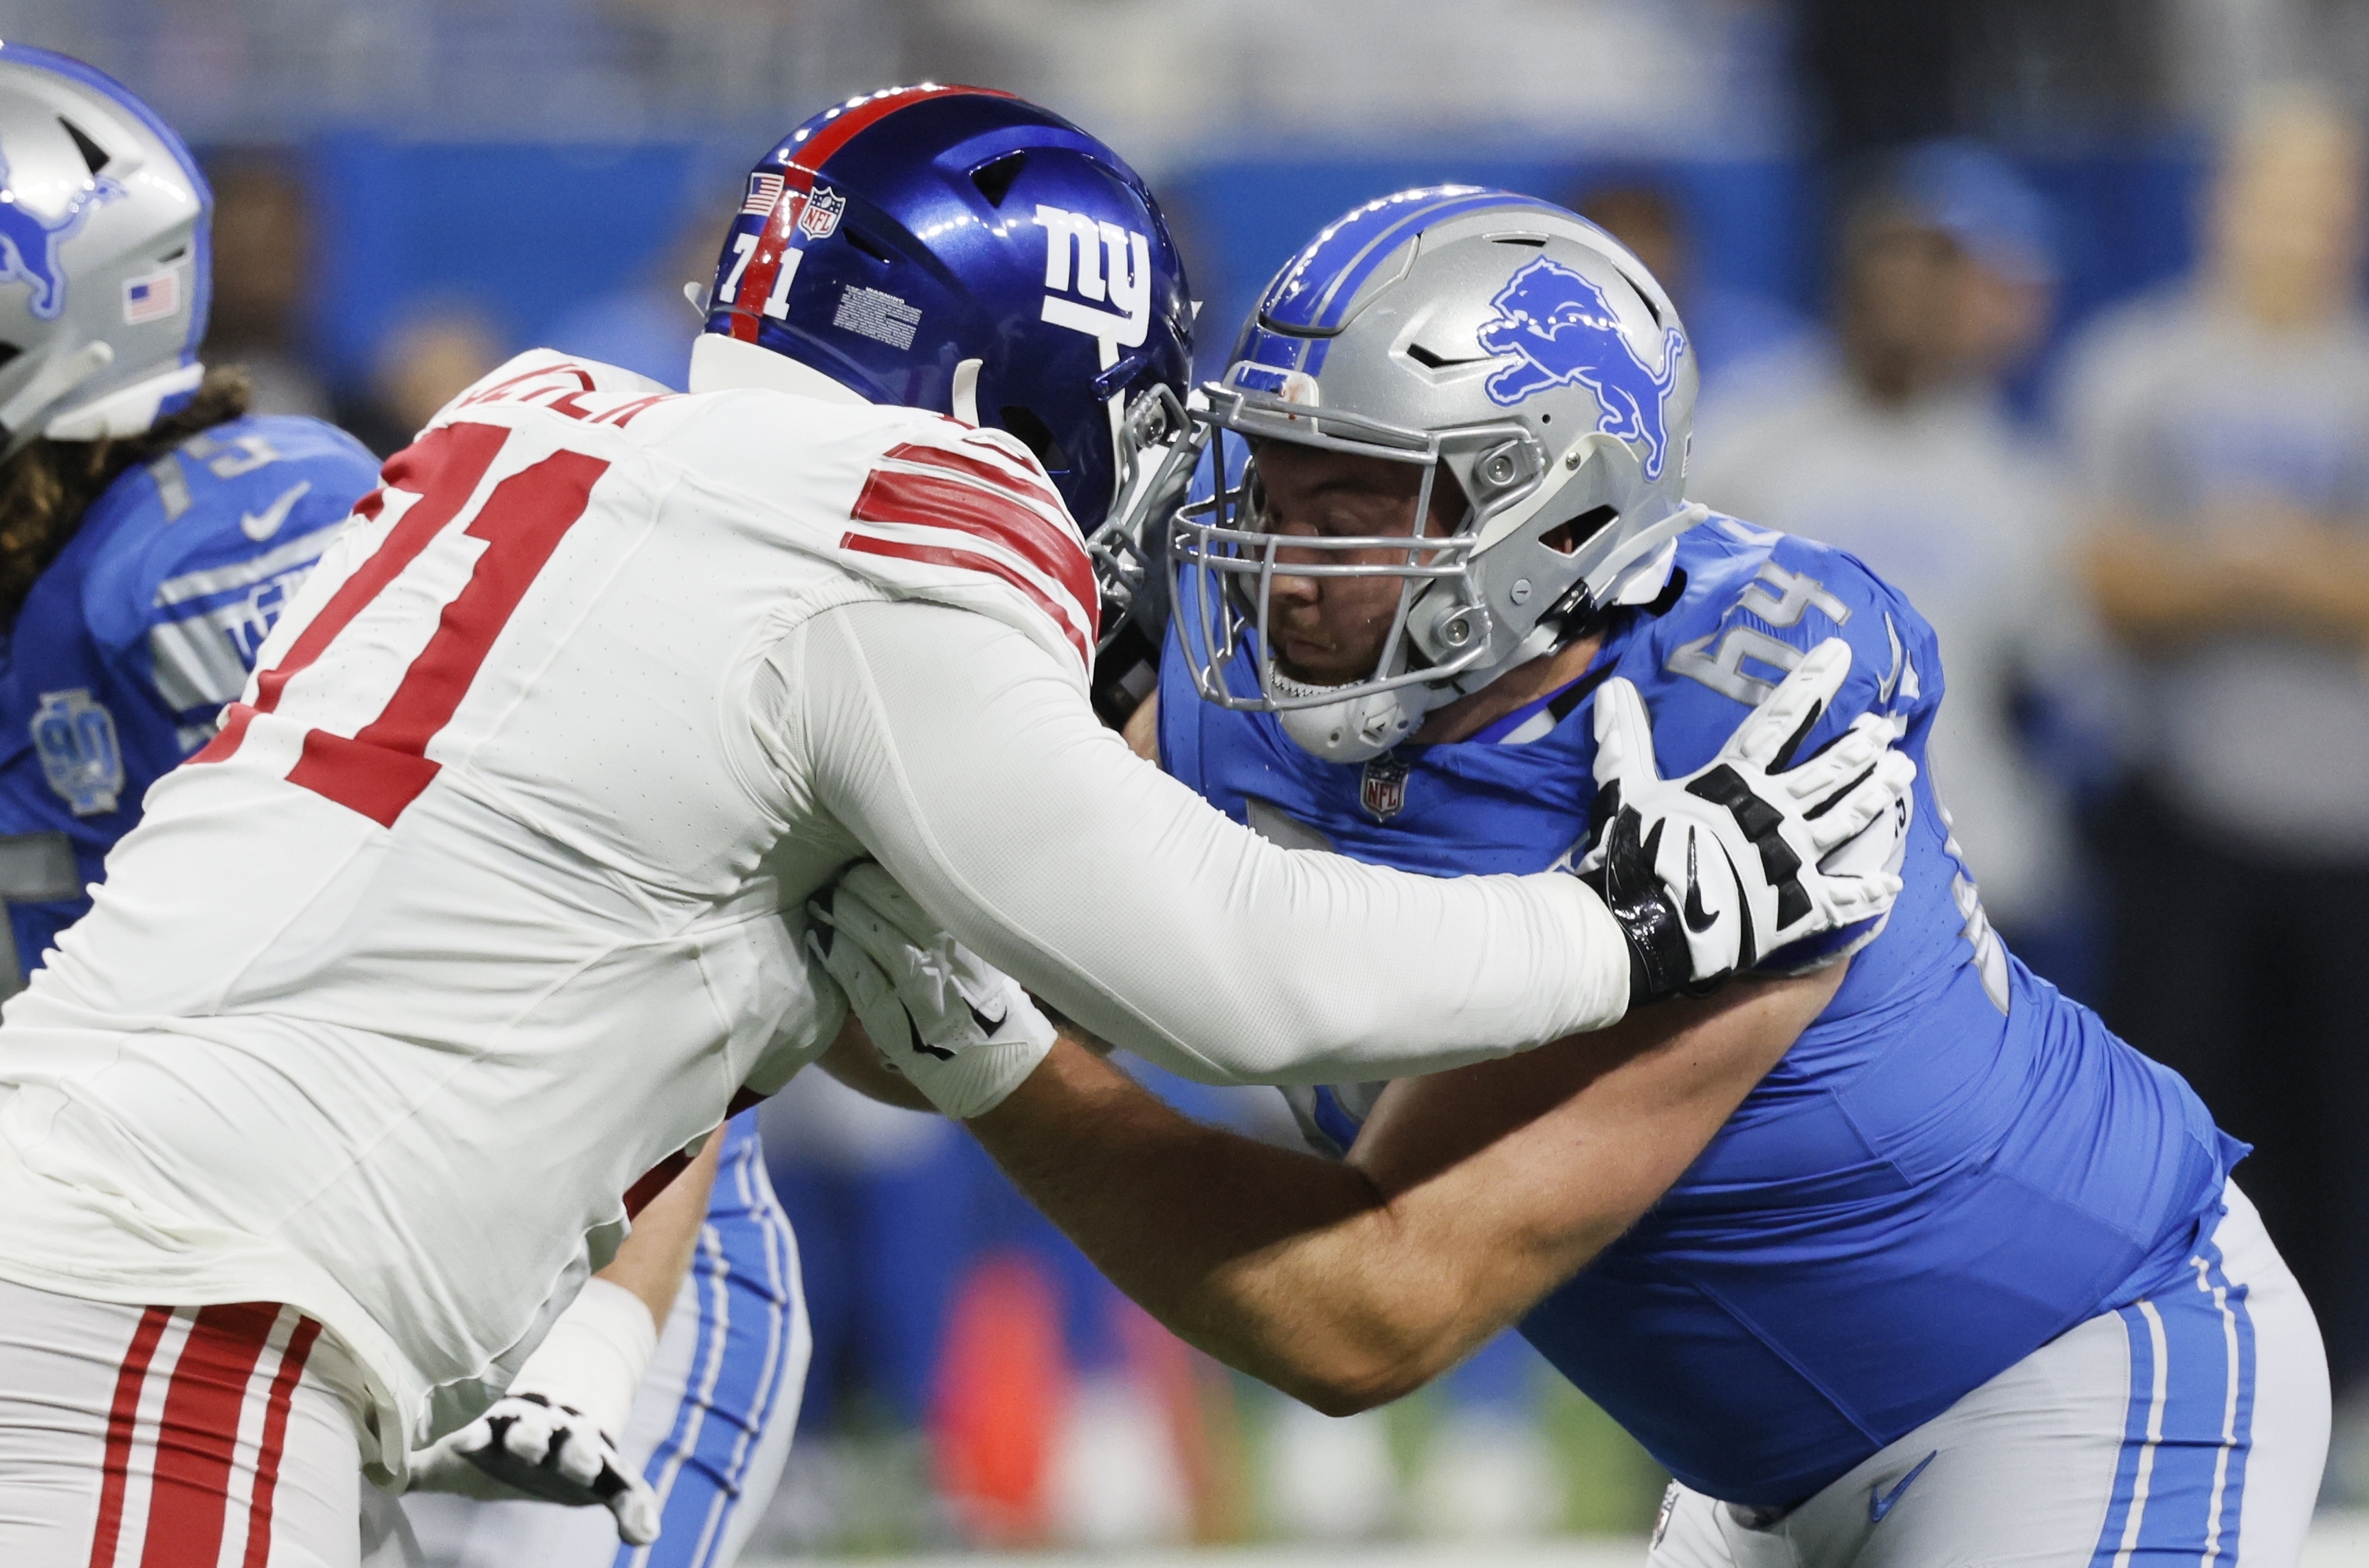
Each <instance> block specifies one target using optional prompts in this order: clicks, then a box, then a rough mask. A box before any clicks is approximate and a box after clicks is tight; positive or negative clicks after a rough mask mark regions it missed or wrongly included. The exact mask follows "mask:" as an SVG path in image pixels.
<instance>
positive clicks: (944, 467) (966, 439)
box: [839, 430, 1102, 666]
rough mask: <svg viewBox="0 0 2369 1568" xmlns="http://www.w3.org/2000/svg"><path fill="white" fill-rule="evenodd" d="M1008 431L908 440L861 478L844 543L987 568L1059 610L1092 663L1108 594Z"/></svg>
mask: <svg viewBox="0 0 2369 1568" xmlns="http://www.w3.org/2000/svg"><path fill="white" fill-rule="evenodd" d="M1017 451H1018V448H1017V446H1016V444H1015V443H1012V442H1011V441H1010V438H1008V437H1001V436H1000V435H998V434H997V433H995V432H990V431H986V430H970V431H967V432H965V433H964V435H963V436H962V438H961V440H960V441H957V442H956V443H954V444H952V445H947V446H935V445H930V444H927V443H924V442H920V441H908V442H906V443H904V444H903V445H901V446H898V447H894V448H892V449H890V450H889V451H888V452H887V453H886V454H885V455H884V456H883V457H882V458H881V460H880V462H879V463H878V464H876V465H875V467H874V468H873V470H872V472H871V474H870V475H866V476H865V478H864V488H863V490H862V491H861V492H859V493H858V494H857V496H856V498H855V505H854V507H853V509H851V510H850V513H849V520H850V521H853V522H855V523H858V524H863V525H866V526H862V527H856V528H851V529H849V530H848V531H847V532H845V533H844V534H842V535H841V537H840V541H839V544H840V548H841V549H843V550H855V551H860V552H862V553H864V554H865V555H886V556H890V557H894V558H897V559H900V560H907V561H914V562H919V563H921V564H924V565H929V566H936V567H955V568H957V569H960V570H963V571H969V572H978V573H982V574H984V575H986V576H988V577H991V578H997V579H999V580H1000V581H1002V582H1004V583H1006V584H1008V585H1010V586H1011V587H1013V588H1015V589H1019V590H1020V592H1021V593H1022V594H1024V595H1025V596H1026V597H1027V598H1028V599H1029V600H1030V601H1032V602H1034V603H1035V604H1036V606H1037V608H1039V609H1040V610H1042V611H1044V612H1046V614H1047V615H1049V616H1050V617H1052V620H1053V623H1054V624H1055V625H1057V626H1059V628H1060V631H1061V635H1062V636H1063V637H1064V638H1065V639H1066V640H1067V641H1068V642H1069V644H1070V647H1073V648H1075V649H1076V650H1077V652H1078V657H1079V658H1080V659H1081V660H1082V661H1084V662H1085V663H1086V664H1088V665H1089V666H1091V665H1092V664H1093V647H1094V637H1095V630H1096V621H1097V617H1098V616H1099V615H1100V613H1101V610H1102V599H1101V595H1100V594H1098V593H1097V592H1096V591H1095V589H1094V574H1093V565H1092V564H1091V563H1090V562H1089V561H1088V560H1087V559H1086V551H1085V546H1084V545H1083V544H1081V542H1080V541H1079V538H1078V530H1077V525H1076V524H1075V523H1073V522H1071V521H1070V514H1069V510H1068V509H1067V508H1065V507H1063V506H1062V504H1061V498H1060V496H1059V493H1058V492H1057V491H1055V490H1054V488H1053V486H1052V484H1051V482H1050V481H1048V480H1047V478H1046V477H1045V475H1044V474H1043V473H1042V472H1041V471H1040V470H1038V469H1037V468H1036V466H1035V465H1034V464H1032V463H1030V462H1029V461H1028V460H1026V459H1025V458H1024V457H1022V456H1019V455H1016V453H1017Z"/></svg>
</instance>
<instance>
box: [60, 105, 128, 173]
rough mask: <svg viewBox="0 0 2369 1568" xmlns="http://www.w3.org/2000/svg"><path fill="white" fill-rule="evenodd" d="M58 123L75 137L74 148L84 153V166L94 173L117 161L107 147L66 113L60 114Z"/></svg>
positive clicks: (68, 133)
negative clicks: (66, 115) (67, 116)
mask: <svg viewBox="0 0 2369 1568" xmlns="http://www.w3.org/2000/svg"><path fill="white" fill-rule="evenodd" d="M58 123H59V124H60V125H62V126H63V127H65V132H66V134H67V135H69V136H71V137H73V138H74V150H75V151H76V152H78V153H80V154H81V155H82V161H83V166H84V167H85V168H87V169H88V170H90V172H91V173H92V174H93V175H96V174H97V173H98V171H99V170H101V169H103V168H105V167H106V166H108V165H109V164H111V163H113V162H114V161H115V160H114V159H113V158H111V157H109V155H108V152H107V149H106V148H104V147H102V146H100V145H99V144H98V143H96V142H94V141H92V140H91V139H90V133H89V132H86V131H85V130H84V129H83V128H82V127H81V126H79V125H76V124H75V123H74V121H73V120H68V119H67V118H66V117H65V116H64V115H63V114H62V115H60V116H58Z"/></svg>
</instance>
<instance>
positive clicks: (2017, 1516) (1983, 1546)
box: [1648, 1184, 2329, 1568]
mask: <svg viewBox="0 0 2369 1568" xmlns="http://www.w3.org/2000/svg"><path fill="white" fill-rule="evenodd" d="M2226 1201H2227V1203H2228V1208H2229V1212H2228V1213H2227V1215H2226V1217H2224V1218H2223V1219H2222V1221H2221V1223H2220V1225H2219V1226H2218V1227H2216V1228H2215V1231H2214V1233H2213V1236H2212V1237H2211V1239H2210V1242H2208V1243H2207V1244H2205V1245H2203V1246H2200V1247H2199V1248H2198V1256H2197V1257H2196V1258H2194V1259H2192V1260H2191V1276H2190V1277H2188V1278H2186V1279H2183V1280H2182V1281H2181V1283H2180V1285H2178V1286H2176V1287H2174V1288H2171V1289H2169V1290H2167V1291H2165V1292H2163V1293H2162V1294H2160V1295H2157V1296H2156V1297H2152V1298H2150V1299H2147V1300H2146V1301H2142V1302H2138V1303H2135V1304H2134V1305H2133V1306H2131V1307H2128V1308H2125V1309H2123V1310H2121V1311H2118V1312H2106V1313H2102V1314H2100V1316H2098V1317H2095V1318H2091V1319H2089V1321H2088V1322H2084V1323H2081V1324H2079V1325H2077V1327H2075V1328H2073V1329H2071V1330H2070V1331H2068V1332H2066V1333H2064V1334H2061V1335H2059V1336H2058V1337H2057V1338H2056V1339H2054V1340H2053V1341H2051V1342H2050V1343H2049V1344H2047V1345H2043V1346H2042V1347H2041V1348H2040V1349H2038V1350H2036V1351H2034V1352H2032V1353H2031V1355H2030V1356H2025V1357H2024V1358H2023V1359H2022V1360H2021V1361H2020V1362H2018V1363H2016V1364H2015V1365H2014V1366H2013V1367H2010V1368H2008V1369H2007V1370H2006V1371H2004V1372H2002V1373H2000V1374H1999V1375H1998V1376H1997V1377H1996V1378H1993V1379H1991V1380H1990V1381H1989V1382H1987V1383H1985V1384H1984V1385H1983V1386H1982V1387H1981V1388H1978V1389H1976V1390H1974V1391H1973V1392H1972V1393H1970V1394H1968V1395H1966V1396H1965V1397H1964V1398H1963V1399H1962V1400H1960V1401H1959V1402H1957V1403H1955V1404H1953V1405H1951V1407H1950V1408H1949V1409H1948V1410H1946V1411H1943V1412H1942V1413H1940V1415H1938V1416H1935V1417H1934V1418H1933V1419H1932V1420H1930V1421H1928V1422H1927V1423H1925V1425H1922V1426H1919V1427H1917V1429H1916V1430H1915V1431H1913V1432H1911V1433H1909V1434H1908V1435H1907V1436H1905V1437H1902V1438H1901V1439H1900V1440H1899V1441H1898V1442H1895V1443H1893V1444H1891V1445H1889V1446H1888V1447H1886V1448H1883V1449H1882V1450H1881V1451H1879V1452H1877V1453H1875V1454H1873V1455H1871V1457H1869V1458H1868V1459H1866V1460H1865V1461H1863V1462H1862V1463H1860V1465H1859V1466H1858V1467H1856V1468H1855V1469H1853V1470H1852V1471H1850V1472H1849V1473H1848V1474H1847V1475H1845V1476H1843V1477H1842V1478H1841V1479H1840V1480H1838V1481H1837V1482H1834V1483H1833V1484H1832V1485H1830V1486H1828V1487H1826V1488H1825V1490H1824V1491H1822V1492H1820V1493H1818V1494H1816V1495H1815V1496H1814V1497H1812V1498H1810V1499H1809V1500H1808V1501H1807V1502H1805V1503H1803V1504H1802V1505H1800V1506H1799V1507H1797V1508H1795V1509H1793V1510H1792V1511H1791V1513H1790V1514H1788V1515H1786V1516H1784V1517H1783V1518H1782V1519H1780V1520H1777V1521H1774V1522H1771V1523H1765V1524H1761V1523H1756V1522H1755V1521H1754V1520H1753V1518H1752V1516H1751V1513H1750V1511H1749V1510H1745V1509H1741V1508H1736V1507H1732V1506H1731V1505H1727V1504H1723V1503H1719V1502H1715V1501H1713V1500H1712V1499H1711V1498H1709V1497H1706V1496H1704V1495H1702V1494H1700V1493H1697V1492H1691V1491H1688V1489H1687V1488H1685V1487H1682V1486H1677V1485H1673V1486H1672V1487H1671V1489H1670V1497H1669V1498H1668V1500H1667V1501H1666V1502H1665V1505H1664V1508H1665V1522H1664V1524H1663V1526H1662V1527H1661V1528H1659V1529H1658V1530H1657V1531H1656V1539H1655V1544H1654V1549H1653V1551H1652V1553H1651V1555H1650V1557H1649V1559H1648V1562H1649V1563H1650V1568H1780V1565H1781V1568H1845V1565H1846V1564H1847V1565H1848V1568H1947V1565H1949V1564H1953V1563H1985V1564H1990V1563H2010V1562H2011V1563H2014V1564H2016V1565H2017V1568H2093V1565H2094V1568H2169V1565H2170V1564H2172V1563H2175V1562H2176V1563H2180V1564H2182V1565H2183V1568H2293V1564H2294V1563H2295V1560H2296V1558H2297V1557H2298V1556H2299V1555H2300V1553H2301V1552H2302V1551H2303V1540H2304V1536H2305V1533H2306V1531H2307V1530H2308V1529H2309V1528H2310V1525H2311V1511H2312V1505H2313V1503H2314V1501H2315V1500H2316V1498H2317V1497H2318V1492H2319V1477H2320V1470H2321V1467H2322V1465H2323V1464H2324V1463H2325V1461H2326V1459H2327V1457H2328V1422H2329V1390H2328V1362H2327V1357H2326V1356H2325V1354H2324V1353H2323V1351H2322V1350H2321V1347H2320V1339H2319V1326H2318V1322H2315V1321H2314V1319H2313V1317H2312V1314H2311V1308H2310V1306H2309V1305H2308V1304H2307V1303H2306V1301H2305V1300H2304V1299H2303V1293H2302V1291H2301V1290H2299V1289H2298V1288H2296V1286H2295V1276H2293V1275H2292V1274H2290V1273H2288V1271H2287V1266H2286V1264H2285V1263H2284V1262H2283V1260H2282V1259H2281V1258H2280V1257H2279V1255H2278V1252H2277V1249H2275V1248H2274V1247H2273V1246H2272V1244H2271V1239H2270V1237H2269V1235H2268V1233H2266V1232H2265V1231H2264V1230H2262V1222H2261V1219H2260V1217H2259V1216H2257V1215H2256V1214H2255V1212H2254V1206H2253V1205H2252V1204H2251V1203H2249V1201H2247V1198H2246V1196H2245V1194H2243V1193H2241V1192H2239V1191H2238V1190H2237V1186H2236V1185H2235V1184H2232V1185H2230V1186H2229V1187H2228V1188H2227V1191H2226Z"/></svg>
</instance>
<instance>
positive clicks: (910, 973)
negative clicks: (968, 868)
mask: <svg viewBox="0 0 2369 1568" xmlns="http://www.w3.org/2000/svg"><path fill="white" fill-rule="evenodd" d="M807 913H808V914H809V915H810V916H812V917H813V924H812V926H811V927H810V928H809V929H808V931H807V944H808V945H809V946H810V947H811V948H812V949H813V952H814V955H815V957H816V958H817V959H818V961H819V962H820V963H821V964H822V967H824V968H825V969H828V970H829V971H830V978H831V979H834V980H837V981H838V982H839V989H840V990H842V991H844V992H846V993H847V1005H848V1006H849V1007H850V1008H852V1009H853V1010H854V1013H855V1015H856V1017H858V1018H859V1019H861V1020H863V1022H864V1033H865V1034H867V1035H869V1036H872V1044H873V1045H874V1047H876V1048H877V1049H878V1050H879V1052H880V1055H881V1059H883V1060H884V1061H886V1062H887V1064H888V1065H889V1066H890V1067H892V1068H894V1069H896V1070H898V1072H901V1073H903V1074H904V1075H905V1076H906V1078H908V1079H910V1081H911V1082H912V1084H913V1087H915V1088H916V1089H919V1090H920V1091H921V1093H923V1094H925V1095H927V1096H928V1097H929V1101H930V1104H933V1105H935V1106H936V1107H937V1108H938V1109H939V1110H940V1111H941V1112H943V1113H944V1114H945V1115H946V1116H952V1117H954V1118H955V1119H956V1120H957V1121H967V1120H968V1119H969V1118H970V1117H972V1116H981V1115H984V1114H985V1113H987V1112H989V1111H991V1110H993V1109H994V1108H995V1107H996V1106H998V1105H1000V1104H1002V1103H1003V1097H1004V1096H1005V1095H1007V1094H1009V1093H1012V1092H1013V1090H1014V1089H1016V1088H1018V1087H1019V1086H1020V1082H1021V1080H1022V1079H1024V1078H1026V1077H1027V1076H1028V1075H1029V1074H1030V1073H1032V1072H1034V1071H1036V1064H1037V1063H1038V1062H1040V1061H1042V1060H1044V1059H1045V1053H1047V1051H1049V1050H1051V1049H1052V1048H1053V1037H1054V1036H1053V1025H1052V1024H1051V1023H1050V1022H1049V1021H1047V1018H1046V1017H1045V1015H1044V1014H1043V1013H1039V1012H1038V1011H1037V1010H1036V1003H1035V1002H1033V1001H1030V1000H1029V999H1028V993H1027V992H1026V991H1025V990H1022V989H1021V987H1020V984H1019V982H1018V981H1016V980H1014V979H1012V978H1011V977H1010V976H1008V975H1006V974H1004V973H1003V971H1001V969H998V968H995V967H992V966H990V964H988V963H987V962H986V961H985V960H983V959H981V958H980V957H979V956H978V955H977V954H975V953H973V952H972V951H971V950H970V949H969V948H967V947H965V946H964V945H963V944H961V943H959V942H956V940H955V939H954V938H953V936H951V935H949V934H948V933H947V932H946V930H945V928H944V926H942V925H940V924H939V923H938V922H937V921H934V920H933V919H931V918H930V915H929V913H928V911H927V910H923V909H922V908H921V905H919V904H917V903H915V902H914V901H913V899H912V897H911V895H910V894H908V893H907V892H906V891H905V889H904V888H902V887H898V885H897V882H896V879H895V878H894V877H892V876H889V875H888V874H887V872H886V871H883V870H882V869H881V868H880V867H879V866H878V865H876V864H874V863H872V862H871V861H865V862H863V863H862V864H858V865H854V866H851V867H850V868H849V869H848V871H847V873H846V875H845V876H841V878H840V879H839V881H838V882H837V883H836V884H834V885H833V886H832V887H830V888H828V889H826V890H825V891H824V892H822V893H821V894H819V895H818V896H817V897H816V898H814V899H813V900H812V901H811V902H809V903H808V904H807Z"/></svg>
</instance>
